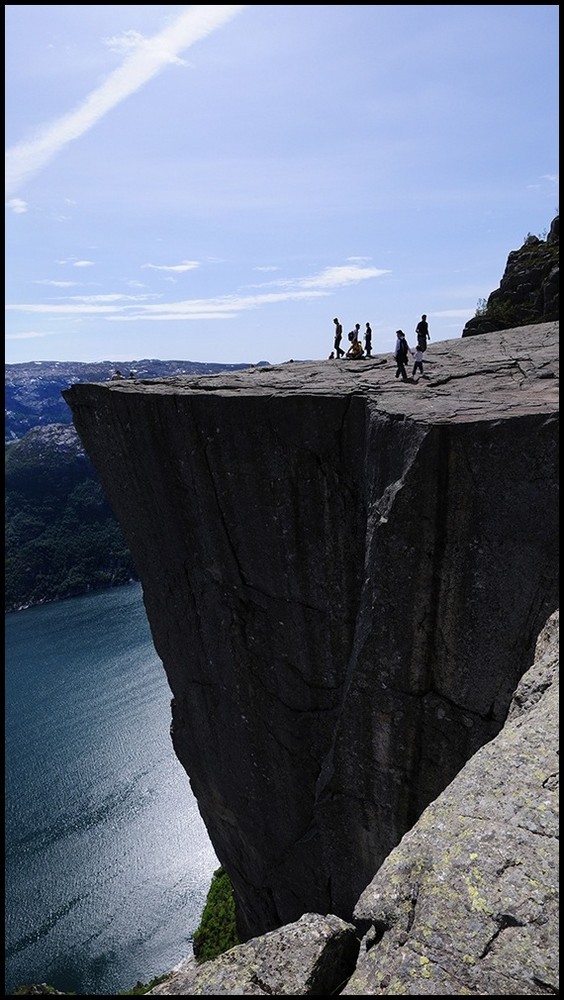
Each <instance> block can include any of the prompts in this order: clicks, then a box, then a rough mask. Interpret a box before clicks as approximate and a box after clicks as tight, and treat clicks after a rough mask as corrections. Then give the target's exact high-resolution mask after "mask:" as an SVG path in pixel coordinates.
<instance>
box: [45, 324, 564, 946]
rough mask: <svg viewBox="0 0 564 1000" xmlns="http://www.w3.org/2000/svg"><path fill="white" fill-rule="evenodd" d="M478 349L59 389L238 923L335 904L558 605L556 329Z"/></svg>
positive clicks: (464, 739) (504, 694)
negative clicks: (130, 566)
mask: <svg viewBox="0 0 564 1000" xmlns="http://www.w3.org/2000/svg"><path fill="white" fill-rule="evenodd" d="M477 345H478V340H476V339H474V338H470V339H466V340H457V341H446V342H442V343H440V344H436V345H433V347H432V348H430V349H429V351H428V352H427V354H426V356H425V357H426V371H427V373H429V374H428V377H427V378H426V379H425V380H424V381H421V382H420V383H419V384H411V385H404V384H398V383H397V382H396V381H395V379H394V378H393V372H394V367H393V365H392V363H391V359H387V358H386V357H384V356H379V357H378V356H377V357H375V358H373V359H370V360H364V361H362V362H354V361H350V362H339V363H338V364H334V365H332V364H331V363H329V362H318V363H315V362H307V363H306V362H304V363H294V364H292V365H283V366H280V367H278V368H266V369H255V370H250V371H246V372H241V373H231V372H229V373H225V374H223V375H221V374H220V375H217V376H211V377H209V378H205V379H190V378H177V379H169V380H166V381H158V380H153V381H150V382H143V383H141V382H135V381H131V382H130V381H127V382H123V383H106V384H103V385H101V384H98V385H97V384H90V385H84V384H81V385H75V386H73V387H72V388H70V389H68V390H67V391H65V393H64V396H65V399H66V400H67V402H68V403H69V405H70V407H71V409H72V412H73V420H74V422H75V425H76V428H77V431H78V433H79V435H80V437H81V439H82V441H83V443H84V446H85V448H86V450H87V452H88V453H89V455H90V457H91V459H92V461H93V463H94V465H95V467H96V469H97V471H98V473H99V475H100V478H101V481H102V484H103V486H104V489H105V492H106V494H107V496H108V498H109V499H110V501H111V503H112V505H113V507H114V509H115V512H116V514H117V516H118V518H119V520H120V522H121V524H122V527H123V530H124V533H125V535H126V538H127V540H128V544H129V546H130V549H131V552H132V554H133V557H134V560H135V563H136V566H137V570H138V572H139V576H140V578H141V580H142V583H143V591H144V599H145V605H146V608H147V614H148V618H149V621H150V624H151V628H152V633H153V638H154V642H155V646H156V649H157V652H158V653H159V656H160V657H161V659H162V661H163V664H164V667H165V669H166V672H167V676H168V679H169V683H170V687H171V690H172V692H173V711H172V738H173V742H174V747H175V750H176V753H177V755H178V757H179V759H180V761H181V762H182V764H183V765H184V767H185V769H186V771H187V772H188V774H189V776H190V781H191V785H192V788H193V791H194V794H195V795H196V797H197V799H198V803H199V807H200V811H201V813H202V816H203V818H204V821H205V823H206V826H207V828H208V831H209V833H210V837H211V839H212V842H213V844H214V848H215V850H216V853H217V856H218V858H219V859H220V861H221V862H222V864H223V865H224V866H225V868H226V870H227V871H228V873H229V875H230V877H231V879H232V881H233V884H234V888H235V892H236V897H237V902H238V911H239V923H240V931H241V934H242V936H243V937H249V936H254V935H257V934H261V933H264V932H265V931H268V930H270V929H272V928H274V927H277V926H279V925H281V924H284V923H290V922H291V921H294V920H296V919H297V918H298V917H300V916H301V915H302V914H303V913H304V912H307V911H311V912H318V913H328V912H331V913H334V914H337V915H338V916H340V917H342V918H344V919H350V916H351V914H352V911H353V908H354V905H355V903H356V901H357V899H358V897H359V895H360V893H361V891H362V890H363V889H364V887H365V886H366V885H367V883H368V882H369V880H370V879H371V878H372V876H373V875H374V872H375V871H376V870H377V868H378V867H379V866H380V864H381V863H382V862H383V860H384V859H385V857H386V856H387V855H388V853H389V852H390V850H391V849H392V848H393V847H394V846H395V845H396V844H397V843H398V841H399V840H400V838H401V837H402V836H403V834H404V833H405V832H406V830H408V829H409V828H410V827H411V826H412V824H413V823H414V822H415V820H416V819H417V817H418V816H419V815H420V813H421V812H422V810H423V809H424V808H425V807H426V806H427V805H428V804H429V802H431V801H432V800H433V799H435V798H436V797H437V795H438V794H439V793H440V792H441V791H442V790H443V789H444V788H445V786H446V785H447V784H448V783H449V782H450V781H451V779H452V778H453V777H454V775H455V774H456V773H457V772H458V771H459V770H460V768H461V767H462V766H463V764H464V763H465V762H466V760H468V759H469V757H471V756H472V755H473V754H474V753H475V751H476V750H477V749H478V748H479V747H480V746H482V745H483V744H484V743H485V742H487V741H488V740H490V739H492V738H493V737H494V736H495V735H496V734H497V733H498V732H499V730H500V728H501V726H502V724H503V721H504V719H505V716H506V713H507V709H508V706H509V703H510V700H511V696H512V694H513V691H514V690H515V687H516V685H517V682H518V680H519V678H520V677H521V676H522V674H523V673H524V671H525V670H526V669H527V668H528V666H529V665H530V664H531V662H532V658H533V652H534V645H535V641H536V638H537V635H538V633H539V631H540V628H541V626H542V625H543V624H544V622H545V621H546V619H547V617H548V615H549V614H550V613H551V612H552V611H554V609H555V608H556V607H557V606H558V595H557V581H558V558H557V539H558V506H557V484H558V470H557V454H558V446H557V401H558V396H557V384H556V379H555V377H554V376H555V374H556V359H557V355H558V324H557V323H552V324H540V325H538V326H536V327H534V326H533V327H527V328H519V329H517V330H512V331H504V333H503V334H484V335H483V336H482V337H480V338H479V350H478V347H477Z"/></svg>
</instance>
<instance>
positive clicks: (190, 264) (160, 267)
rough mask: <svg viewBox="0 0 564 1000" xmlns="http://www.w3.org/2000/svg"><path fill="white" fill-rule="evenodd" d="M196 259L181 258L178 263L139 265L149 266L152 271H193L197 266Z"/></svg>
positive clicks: (142, 265)
mask: <svg viewBox="0 0 564 1000" xmlns="http://www.w3.org/2000/svg"><path fill="white" fill-rule="evenodd" d="M199 266H200V263H199V261H197V260H183V261H182V263H180V264H141V267H142V268H143V267H151V268H153V270H154V271H177V272H181V271H193V270H194V269H195V268H197V267H199Z"/></svg>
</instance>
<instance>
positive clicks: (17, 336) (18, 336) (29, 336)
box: [5, 330, 52, 340]
mask: <svg viewBox="0 0 564 1000" xmlns="http://www.w3.org/2000/svg"><path fill="white" fill-rule="evenodd" d="M51 336H52V334H51V333H48V332H47V331H44V330H42V331H38V330H29V331H27V332H26V333H7V334H6V337H5V339H6V340H33V339H34V338H35V337H51Z"/></svg>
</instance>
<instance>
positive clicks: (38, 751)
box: [5, 584, 219, 996]
mask: <svg viewBox="0 0 564 1000" xmlns="http://www.w3.org/2000/svg"><path fill="white" fill-rule="evenodd" d="M170 697H171V694H170V689H169V687H168V684H167V682H166V677H165V673H164V669H163V666H162V663H161V661H160V660H159V658H158V657H157V654H156V652H155V650H154V647H153V644H152V641H151V635H150V631H149V626H148V623H147V619H146V616H145V610H144V607H143V604H142V599H141V588H140V586H139V585H138V584H131V585H129V586H126V587H119V588H116V589H112V590H108V591H103V592H99V593H97V594H95V595H89V596H87V597H79V598H74V599H72V600H68V601H59V602H56V603H54V604H49V605H44V606H42V607H37V608H29V609H28V610H25V611H19V612H17V613H14V614H10V615H7V616H6V982H5V990H6V993H8V994H9V993H11V992H13V990H14V988H15V987H16V986H17V985H21V984H23V983H33V982H47V983H49V984H50V985H52V986H55V988H57V989H59V990H62V991H65V992H75V993H79V994H86V995H88V994H90V995H92V994H106V995H110V996H112V995H115V994H116V993H117V992H119V991H121V990H126V989H130V988H131V987H132V986H134V985H135V984H136V983H137V981H138V980H141V981H142V982H146V981H148V980H149V979H151V978H152V977H153V976H156V975H160V974H161V973H163V972H166V971H168V970H169V969H171V968H172V967H173V966H174V965H175V964H176V963H177V962H179V961H180V960H181V959H182V958H184V957H186V956H187V955H190V954H191V953H192V945H191V941H192V935H193V932H194V930H195V929H196V927H197V926H198V924H199V921H200V917H201V913H202V910H203V907H204V903H205V899H206V895H207V891H208V888H209V884H210V880H211V876H212V873H213V871H214V870H215V869H216V868H217V867H218V864H219V863H218V861H217V859H216V857H215V854H214V852H213V849H212V847H211V844H210V841H209V838H208V835H207V832H206V829H205V827H204V824H203V821H202V819H201V817H200V814H199V812H198V808H197V805H196V802H195V799H194V797H193V796H192V793H191V790H190V785H189V782H188V778H187V776H186V773H185V772H184V770H183V769H182V767H181V766H180V764H179V762H178V760H177V759H176V757H175V755H174V752H173V750H172V745H171V742H170V736H169V726H170Z"/></svg>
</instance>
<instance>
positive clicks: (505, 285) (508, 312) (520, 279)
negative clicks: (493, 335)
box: [462, 216, 560, 337]
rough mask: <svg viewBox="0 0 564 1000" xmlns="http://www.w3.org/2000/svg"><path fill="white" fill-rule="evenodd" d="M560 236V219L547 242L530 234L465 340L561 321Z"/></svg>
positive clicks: (509, 261) (470, 324) (471, 322)
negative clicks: (516, 327)
mask: <svg viewBox="0 0 564 1000" xmlns="http://www.w3.org/2000/svg"><path fill="white" fill-rule="evenodd" d="M559 233H560V220H559V217H558V216H556V218H555V219H553V220H552V223H551V226H550V230H549V232H548V235H547V237H546V240H543V239H540V238H539V237H538V236H533V235H532V234H531V233H529V235H528V236H527V237H526V239H525V241H524V243H523V246H522V247H521V248H520V249H519V250H512V251H511V253H510V254H509V256H508V258H507V264H506V266H505V272H504V275H503V277H502V279H501V281H500V284H499V288H496V289H495V290H494V291H493V292H492V293H491V295H490V296H489V298H488V299H487V301H486V303H485V307H484V308H483V309H480V310H479V311H478V312H477V314H476V316H473V317H472V319H470V320H468V322H467V323H466V326H465V327H464V330H463V331H462V336H463V337H471V336H473V335H474V334H476V333H490V332H492V331H494V330H505V329H507V328H508V327H513V326H517V325H518V324H519V325H522V324H526V323H543V322H546V321H548V320H557V319H558V318H559V315H560V311H559V310H560V300H559V296H560V282H559Z"/></svg>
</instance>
